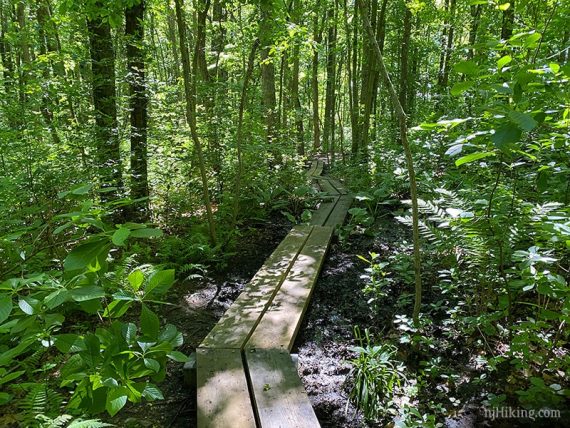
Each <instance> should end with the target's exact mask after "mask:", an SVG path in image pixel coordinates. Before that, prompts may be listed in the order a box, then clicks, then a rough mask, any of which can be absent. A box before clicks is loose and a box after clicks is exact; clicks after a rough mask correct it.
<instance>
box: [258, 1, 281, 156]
mask: <svg viewBox="0 0 570 428" xmlns="http://www.w3.org/2000/svg"><path fill="white" fill-rule="evenodd" d="M273 7H274V4H273V1H272V0H261V2H260V14H261V20H260V23H259V41H260V44H261V89H262V105H263V112H264V115H265V129H266V135H267V142H268V144H270V145H271V144H272V143H274V142H276V140H277V124H278V122H279V117H278V116H277V100H276V97H275V66H274V64H273V58H271V57H270V55H269V52H270V50H271V47H272V46H273V43H274V40H273V27H274V25H275V22H274V11H273Z"/></svg>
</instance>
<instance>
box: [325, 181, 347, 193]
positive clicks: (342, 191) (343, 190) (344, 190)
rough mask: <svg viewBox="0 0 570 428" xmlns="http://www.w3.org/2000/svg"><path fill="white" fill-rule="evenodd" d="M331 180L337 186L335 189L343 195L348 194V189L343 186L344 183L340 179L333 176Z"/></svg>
mask: <svg viewBox="0 0 570 428" xmlns="http://www.w3.org/2000/svg"><path fill="white" fill-rule="evenodd" d="M329 181H330V183H331V184H332V185H333V186H334V187H335V189H336V191H337V192H338V193H340V194H341V195H347V194H348V191H347V190H346V188H345V187H344V186H343V184H342V183H341V182H340V181H338V180H335V179H332V178H330V179H329Z"/></svg>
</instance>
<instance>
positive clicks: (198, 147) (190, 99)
mask: <svg viewBox="0 0 570 428" xmlns="http://www.w3.org/2000/svg"><path fill="white" fill-rule="evenodd" d="M182 1H183V0H174V4H175V6H176V22H177V25H178V35H179V39H180V56H181V58H182V70H183V73H182V75H183V78H184V94H185V98H186V120H187V122H188V125H189V126H190V134H191V136H192V142H193V145H194V150H195V152H196V155H197V157H198V164H199V168H200V177H201V179H202V196H203V198H204V205H205V208H206V216H207V220H208V226H209V233H210V243H211V244H212V245H216V244H217V236H216V223H215V221H214V213H213V211H212V203H211V201H210V190H209V187H208V175H207V173H206V165H205V162H204V154H203V151H202V143H201V142H200V137H199V136H198V129H197V125H196V89H195V87H196V81H195V79H196V75H195V74H194V75H192V70H191V68H190V55H189V52H188V42H187V38H186V20H185V19H184V12H183V8H182Z"/></svg>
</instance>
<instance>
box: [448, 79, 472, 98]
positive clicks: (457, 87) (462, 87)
mask: <svg viewBox="0 0 570 428" xmlns="http://www.w3.org/2000/svg"><path fill="white" fill-rule="evenodd" d="M474 84H475V82H470V81H465V82H456V83H455V84H454V85H453V86H452V88H451V89H450V91H449V92H450V93H451V95H453V96H458V95H461V94H462V93H463V92H465V91H467V90H469V89H471V88H472V87H473V85H474Z"/></svg>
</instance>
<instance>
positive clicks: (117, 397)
mask: <svg viewBox="0 0 570 428" xmlns="http://www.w3.org/2000/svg"><path fill="white" fill-rule="evenodd" d="M127 393H128V391H127V388H125V387H120V388H114V389H111V390H110V391H109V394H108V395H107V403H106V404H105V410H107V412H108V413H109V415H111V416H115V415H116V414H117V413H118V412H119V410H121V409H122V408H123V407H125V404H127V395H128V394H127Z"/></svg>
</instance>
